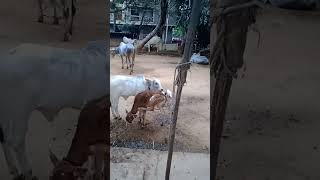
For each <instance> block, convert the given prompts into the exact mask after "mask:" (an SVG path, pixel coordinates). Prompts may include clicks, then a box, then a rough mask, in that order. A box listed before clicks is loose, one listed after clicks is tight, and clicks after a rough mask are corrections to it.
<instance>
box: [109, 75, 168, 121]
mask: <svg viewBox="0 0 320 180" xmlns="http://www.w3.org/2000/svg"><path fill="white" fill-rule="evenodd" d="M148 89H149V90H163V88H162V85H161V82H160V80H159V79H157V78H153V80H151V79H147V78H145V77H144V75H137V76H124V75H114V76H111V77H110V101H111V111H112V115H113V117H114V118H115V119H121V116H120V114H119V111H118V104H119V98H120V97H123V98H124V99H125V100H127V99H128V97H130V96H135V95H136V94H138V93H140V92H142V91H145V90H148Z"/></svg>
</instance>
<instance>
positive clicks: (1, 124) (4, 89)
mask: <svg viewBox="0 0 320 180" xmlns="http://www.w3.org/2000/svg"><path fill="white" fill-rule="evenodd" d="M108 69H109V63H108V62H107V51H106V43H105V41H101V42H100V41H96V42H90V43H89V44H88V46H87V47H86V48H83V49H80V50H66V49H60V48H53V47H47V46H40V45H34V44H23V45H20V46H18V47H17V48H15V49H13V50H11V51H10V53H8V54H6V55H2V56H0V84H1V88H0V141H1V144H2V147H3V151H4V155H5V158H6V161H7V165H8V169H9V171H10V173H11V174H12V175H13V176H14V177H15V178H24V179H28V180H29V179H31V178H32V170H31V166H30V164H29V160H28V159H27V154H26V146H25V139H26V133H27V130H28V120H29V117H30V114H31V112H32V111H33V110H38V111H40V112H41V113H42V114H43V115H44V116H45V117H46V119H47V120H48V121H53V120H54V118H55V116H56V115H57V114H58V113H59V111H60V110H62V109H63V108H67V107H73V108H76V109H81V107H82V106H83V105H84V104H85V103H86V101H88V100H92V99H96V98H99V97H102V96H104V95H106V94H108V92H109V83H107V82H108V77H109V72H107V71H106V70H108ZM44 148H45V147H44ZM45 149H46V148H45ZM15 159H16V161H15ZM19 167H20V169H18V168H19Z"/></svg>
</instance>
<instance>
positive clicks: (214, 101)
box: [210, 0, 255, 179]
mask: <svg viewBox="0 0 320 180" xmlns="http://www.w3.org/2000/svg"><path fill="white" fill-rule="evenodd" d="M248 1H249V0H211V2H210V12H211V17H210V21H212V22H213V20H214V18H213V13H216V11H215V10H214V8H220V7H230V6H234V5H239V4H243V3H247V2H248ZM252 15H253V16H254V18H252V17H253V16H252ZM220 18H223V19H221V21H217V23H216V24H212V23H211V24H212V27H211V32H210V34H211V35H210V36H211V37H210V41H211V43H210V51H211V52H210V54H211V55H213V54H215V53H214V52H213V51H217V49H219V48H220V50H218V51H219V52H220V53H219V54H218V55H213V56H211V57H210V63H211V64H212V63H213V61H214V62H215V63H218V64H219V65H220V66H219V68H218V69H216V68H214V67H213V66H211V68H210V89H211V90H214V91H213V92H212V91H211V93H210V114H211V116H210V122H211V123H210V137H211V144H210V156H211V158H210V167H211V177H212V178H213V179H215V178H216V170H217V164H218V157H219V149H220V142H221V137H222V133H223V128H224V120H225V114H226V109H227V105H228V99H229V94H230V91H231V85H232V80H233V76H232V73H236V72H237V70H238V69H240V68H241V67H242V65H243V54H244V50H245V46H246V39H247V31H248V26H249V25H250V24H252V23H254V19H255V14H254V13H252V11H251V9H248V8H244V9H241V10H237V11H234V12H230V14H228V16H225V15H224V16H220ZM222 27H225V28H222ZM222 29H225V31H224V34H223V36H222V38H220V37H219V40H218V37H217V35H218V34H221V31H222ZM221 39H222V42H223V43H221V44H220V47H218V48H216V46H215V44H217V41H220V40H221ZM214 40H215V41H216V42H215V43H213V41H214ZM213 58H216V59H213ZM226 69H229V70H231V72H229V71H228V72H227V71H226ZM214 74H216V77H215V76H214ZM213 86H214V87H213Z"/></svg>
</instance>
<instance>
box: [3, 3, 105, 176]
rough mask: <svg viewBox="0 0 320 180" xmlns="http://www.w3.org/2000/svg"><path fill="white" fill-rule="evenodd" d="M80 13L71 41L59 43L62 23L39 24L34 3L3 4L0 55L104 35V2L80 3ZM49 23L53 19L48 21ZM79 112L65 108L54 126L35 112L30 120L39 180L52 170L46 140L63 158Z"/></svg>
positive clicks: (80, 44) (30, 144) (79, 44)
mask: <svg viewBox="0 0 320 180" xmlns="http://www.w3.org/2000/svg"><path fill="white" fill-rule="evenodd" d="M78 2H79V6H78V7H79V11H78V14H77V15H76V16H75V20H74V35H73V37H72V39H71V41H70V42H62V41H61V40H62V38H63V34H62V32H63V31H62V30H63V29H62V24H61V25H60V26H55V25H52V24H48V23H46V24H39V23H38V22H37V9H36V8H37V4H36V1H30V0H19V1H6V2H2V4H1V6H0V26H1V28H0V53H5V52H6V51H7V50H8V49H10V48H13V47H15V46H17V45H19V44H21V43H37V44H44V45H51V46H56V47H64V48H81V47H84V46H85V45H86V44H87V42H88V41H92V40H101V39H104V38H105V37H106V35H107V29H106V22H107V21H106V19H107V18H106V12H107V11H106V2H105V1H103V0H99V1H90V0H79V1H78ZM47 22H49V23H51V22H52V20H50V19H48V21H47ZM78 115H79V111H76V110H72V109H65V110H63V111H62V112H60V114H59V115H58V117H57V119H56V121H55V122H53V123H51V124H50V123H49V122H47V121H46V120H45V119H44V117H43V116H42V115H41V114H40V113H39V112H38V111H34V112H33V113H32V115H31V117H30V121H29V132H28V134H27V154H28V158H29V160H30V162H31V165H32V168H33V172H34V174H35V175H36V176H38V177H39V179H48V173H49V171H50V170H51V169H52V165H51V162H50V160H49V156H48V145H49V138H55V141H54V142H52V149H53V151H54V152H55V153H56V154H57V156H58V157H60V158H61V157H63V156H64V155H66V152H67V150H68V148H69V146H70V143H71V139H72V137H73V133H74V131H75V125H76V123H77V118H78ZM0 149H1V150H0V179H5V180H7V179H10V176H9V173H8V169H7V165H6V161H5V158H4V155H3V151H2V148H0Z"/></svg>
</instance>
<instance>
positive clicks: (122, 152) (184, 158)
mask: <svg viewBox="0 0 320 180" xmlns="http://www.w3.org/2000/svg"><path fill="white" fill-rule="evenodd" d="M167 156H168V153H167V151H154V150H142V149H139V150H137V149H128V148H112V149H111V178H110V180H163V179H164V177H165V170H166V163H167ZM209 158H210V156H209V154H203V153H183V152H174V153H173V160H172V165H171V176H170V179H173V180H209V179H210V170H209V169H210V165H209V164H210V159H209Z"/></svg>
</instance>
